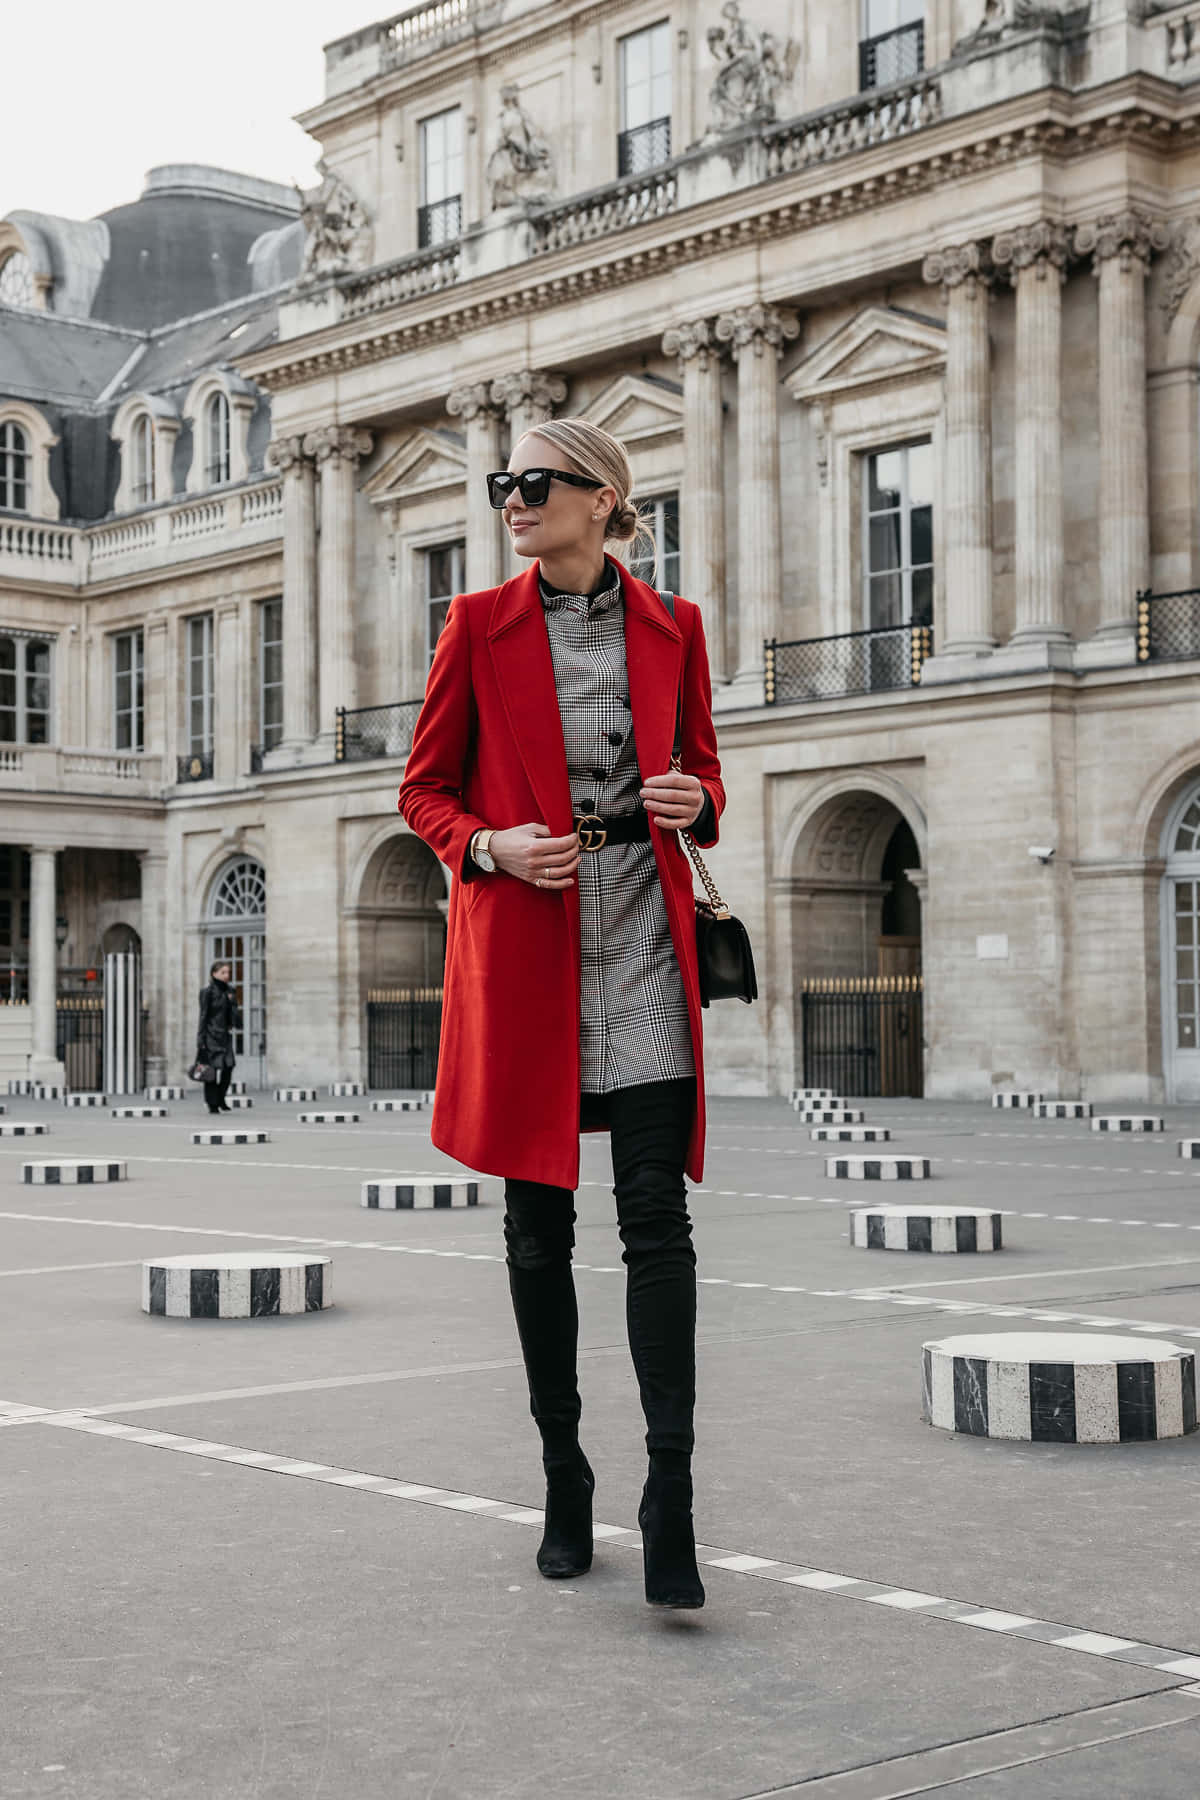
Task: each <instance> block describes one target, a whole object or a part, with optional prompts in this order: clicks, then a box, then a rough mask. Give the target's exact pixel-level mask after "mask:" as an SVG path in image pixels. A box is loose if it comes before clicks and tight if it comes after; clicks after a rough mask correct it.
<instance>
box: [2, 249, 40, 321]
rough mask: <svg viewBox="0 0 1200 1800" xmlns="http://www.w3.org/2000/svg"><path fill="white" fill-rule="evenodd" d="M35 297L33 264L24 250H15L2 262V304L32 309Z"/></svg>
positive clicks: (27, 309) (24, 309) (25, 309)
mask: <svg viewBox="0 0 1200 1800" xmlns="http://www.w3.org/2000/svg"><path fill="white" fill-rule="evenodd" d="M35 298H36V296H35V289H34V282H33V264H32V263H31V262H30V260H29V258H28V257H27V256H26V254H25V252H24V251H23V250H14V251H13V252H12V254H11V256H6V257H5V259H4V261H3V262H2V263H0V306H15V307H19V308H21V309H22V310H23V311H32V309H33V307H34V305H35Z"/></svg>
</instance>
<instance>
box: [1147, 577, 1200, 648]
mask: <svg viewBox="0 0 1200 1800" xmlns="http://www.w3.org/2000/svg"><path fill="white" fill-rule="evenodd" d="M1137 654H1138V661H1139V662H1183V661H1185V660H1187V659H1188V658H1189V657H1193V656H1197V657H1200V588H1181V589H1180V590H1179V591H1178V592H1177V593H1174V594H1155V593H1153V592H1152V591H1151V590H1150V589H1149V588H1146V589H1144V590H1143V592H1141V593H1140V594H1139V595H1138V597H1137Z"/></svg>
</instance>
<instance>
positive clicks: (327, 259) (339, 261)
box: [296, 162, 371, 287]
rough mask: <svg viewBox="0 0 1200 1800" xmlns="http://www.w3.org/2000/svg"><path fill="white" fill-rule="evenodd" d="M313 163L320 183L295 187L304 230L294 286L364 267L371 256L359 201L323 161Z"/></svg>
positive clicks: (368, 238) (368, 230)
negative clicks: (298, 272) (318, 184)
mask: <svg viewBox="0 0 1200 1800" xmlns="http://www.w3.org/2000/svg"><path fill="white" fill-rule="evenodd" d="M317 167H318V169H319V170H320V172H321V182H320V186H319V187H315V188H307V189H302V188H297V189H296V192H297V193H298V194H299V196H300V219H301V222H302V223H303V226H304V230H305V240H304V257H303V260H302V262H301V264H300V274H299V276H298V277H297V280H296V285H297V287H306V286H311V284H312V283H313V282H316V281H323V280H324V279H325V278H326V276H328V275H344V274H346V273H347V272H348V271H349V270H352V269H365V268H366V267H367V265H368V263H369V262H370V260H371V228H370V223H369V221H368V219H367V214H366V210H365V208H364V207H363V204H362V202H361V201H360V200H359V199H358V197H357V195H356V194H355V193H354V191H353V189H352V188H351V187H350V186H349V184H348V183H347V182H346V181H344V180H343V178H342V177H341V176H340V175H335V174H333V173H332V172H331V171H330V170H329V169H327V168H326V167H325V164H324V163H323V162H319V163H318V164H317Z"/></svg>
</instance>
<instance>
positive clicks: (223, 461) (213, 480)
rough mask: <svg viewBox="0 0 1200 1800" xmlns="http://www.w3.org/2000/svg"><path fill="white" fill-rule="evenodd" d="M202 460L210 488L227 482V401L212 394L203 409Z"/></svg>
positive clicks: (219, 395)
mask: <svg viewBox="0 0 1200 1800" xmlns="http://www.w3.org/2000/svg"><path fill="white" fill-rule="evenodd" d="M204 445H205V452H204V460H205V473H206V474H207V476H208V485H209V486H210V487H219V486H220V484H221V483H222V482H223V481H228V480H229V401H228V400H227V399H226V397H225V395H224V394H220V393H217V394H212V395H210V396H209V399H208V403H207V405H206V406H205V408H204Z"/></svg>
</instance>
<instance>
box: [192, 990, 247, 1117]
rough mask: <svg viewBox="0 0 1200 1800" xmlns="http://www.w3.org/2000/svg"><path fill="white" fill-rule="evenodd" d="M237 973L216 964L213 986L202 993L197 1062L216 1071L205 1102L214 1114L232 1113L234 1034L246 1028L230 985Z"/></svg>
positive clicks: (205, 1092)
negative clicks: (226, 1097)
mask: <svg viewBox="0 0 1200 1800" xmlns="http://www.w3.org/2000/svg"><path fill="white" fill-rule="evenodd" d="M232 978H233V970H232V969H231V968H230V966H229V964H228V963H227V962H215V963H214V964H213V966H212V968H211V969H210V970H209V982H208V986H207V987H206V988H203V989H201V993H200V1024H199V1026H198V1028H197V1031H196V1061H197V1062H198V1063H204V1064H206V1066H207V1067H208V1068H210V1069H211V1070H212V1072H213V1073H212V1080H211V1081H206V1082H205V1084H204V1099H205V1102H206V1104H207V1106H208V1110H209V1112H210V1113H222V1112H231V1111H232V1110H233V1109H232V1107H230V1106H229V1105H228V1104H227V1102H226V1099H225V1096H226V1094H227V1093H228V1092H229V1083H230V1080H231V1079H232V1077H233V1065H234V1061H235V1058H234V1054H233V1034H234V1032H235V1031H240V1030H241V1028H242V1009H241V1007H240V1006H239V1005H238V1003H237V995H236V994H235V993H234V991H233V989H232V987H231V986H230V985H229V984H230V981H231V980H232Z"/></svg>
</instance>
